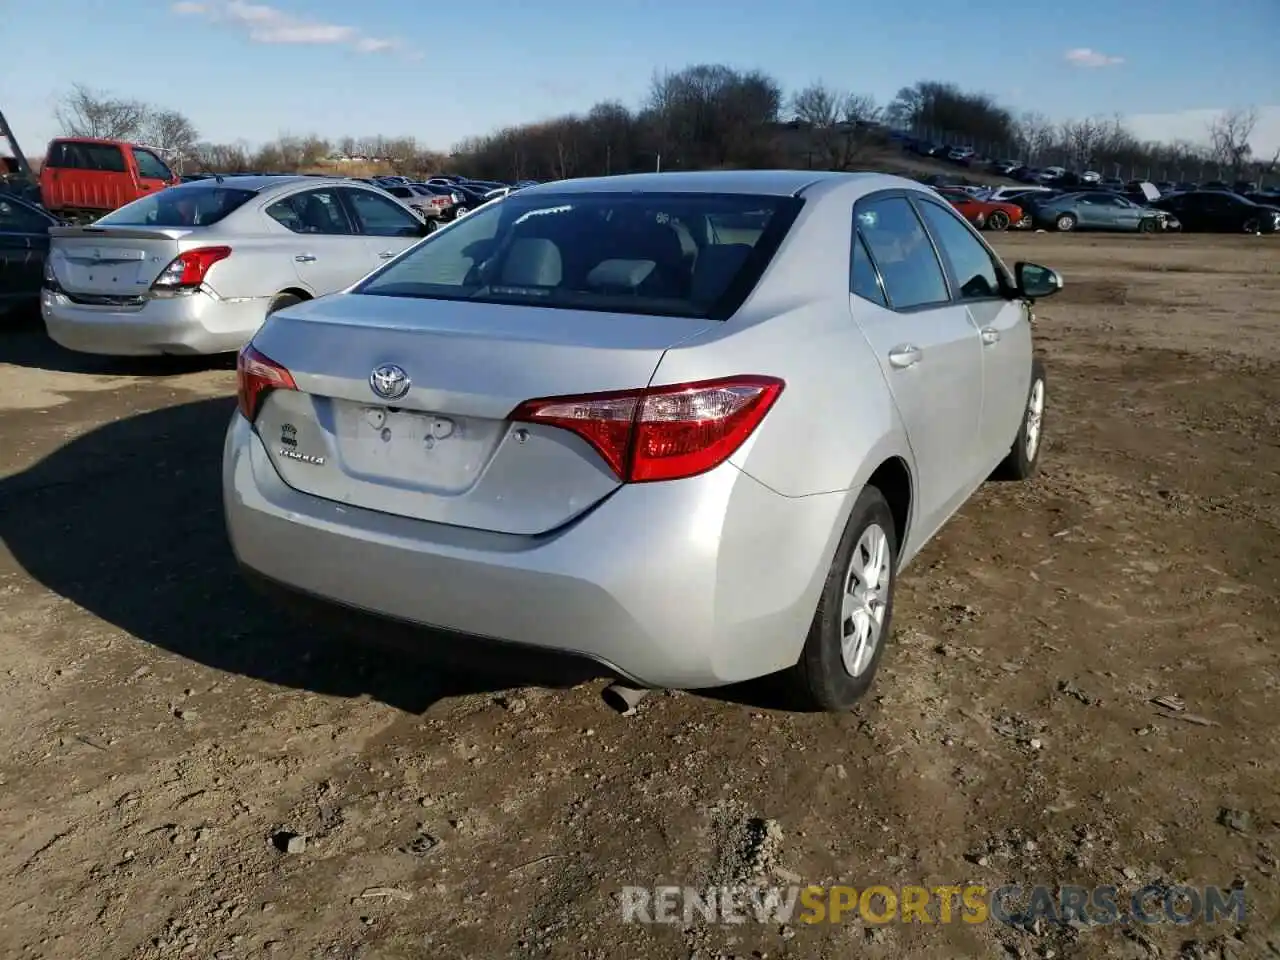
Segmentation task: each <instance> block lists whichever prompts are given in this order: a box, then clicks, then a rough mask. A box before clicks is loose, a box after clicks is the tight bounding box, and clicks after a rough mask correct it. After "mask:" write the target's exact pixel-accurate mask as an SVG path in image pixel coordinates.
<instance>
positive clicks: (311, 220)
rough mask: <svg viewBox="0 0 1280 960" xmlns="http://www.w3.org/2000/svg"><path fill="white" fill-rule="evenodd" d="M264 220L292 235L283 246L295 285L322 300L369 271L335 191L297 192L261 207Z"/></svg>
mask: <svg viewBox="0 0 1280 960" xmlns="http://www.w3.org/2000/svg"><path fill="white" fill-rule="evenodd" d="M265 212H266V214H267V216H269V217H271V218H272V219H273V220H275V221H276V222H277V223H279V224H280V225H281V226H283V227H285V228H286V229H288V230H289V231H290V232H291V233H293V234H295V235H296V236H295V238H294V239H295V242H293V243H291V244H286V246H287V247H288V250H289V253H290V255H291V257H292V259H293V265H294V270H295V271H296V273H297V276H298V282H299V283H301V284H302V286H303V287H304V288H305V289H306V290H308V291H309V292H310V293H312V294H313V295H314V296H317V297H323V296H325V295H326V294H330V293H335V292H336V291H338V290H342V289H343V288H344V287H348V286H350V285H351V284H353V283H355V282H356V281H357V280H359V279H360V278H361V277H363V276H364V275H365V274H366V273H368V272H369V271H370V269H372V267H371V265H370V259H369V252H368V247H367V246H366V241H365V238H364V237H363V236H361V235H360V233H359V232H358V230H357V229H356V225H355V223H354V222H353V221H352V219H351V216H350V215H349V214H348V212H347V208H346V207H345V206H344V205H343V203H342V201H341V199H340V198H339V196H338V188H336V187H319V188H316V189H313V190H300V191H298V192H297V193H292V194H290V195H288V196H287V197H284V198H283V199H280V200H277V201H275V202H274V203H272V204H270V205H269V206H268V207H267V208H266V211H265Z"/></svg>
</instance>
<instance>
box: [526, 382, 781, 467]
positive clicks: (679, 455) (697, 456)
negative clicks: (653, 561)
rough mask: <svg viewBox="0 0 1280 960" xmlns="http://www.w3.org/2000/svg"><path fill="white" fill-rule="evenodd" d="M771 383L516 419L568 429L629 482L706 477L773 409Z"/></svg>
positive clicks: (683, 387) (553, 405) (688, 388)
mask: <svg viewBox="0 0 1280 960" xmlns="http://www.w3.org/2000/svg"><path fill="white" fill-rule="evenodd" d="M783 386H784V384H783V382H782V381H781V380H778V379H776V378H774V377H754V376H741V377H726V378H724V379H723V380H703V381H700V382H698V383H678V384H671V385H669V386H660V387H648V388H646V389H643V390H626V391H619V392H616V393H592V394H588V395H586V396H580V397H548V398H546V399H542V400H529V401H526V402H525V403H522V404H520V406H519V407H517V408H516V409H515V410H514V411H513V412H512V414H511V416H510V418H509V419H511V420H514V421H522V422H525V423H545V424H549V425H551V426H555V427H562V428H563V429H565V430H572V431H573V432H574V433H576V434H578V436H580V437H582V438H583V439H584V440H586V441H587V442H588V443H589V444H591V445H592V446H593V447H595V449H596V450H597V451H598V452H599V453H600V456H601V457H603V458H604V461H605V462H606V463H607V464H608V465H609V467H610V468H611V469H612V470H613V472H614V473H616V474H617V475H618V477H619V478H620V479H621V480H623V481H624V482H627V483H644V482H646V481H652V480H677V479H680V478H682V477H693V476H697V475H698V474H700V473H706V472H707V471H708V470H711V469H713V468H715V467H718V466H719V465H720V464H722V463H724V461H725V460H727V459H729V457H731V456H733V453H734V451H735V450H737V449H738V448H739V447H740V446H742V444H743V442H744V441H745V440H746V439H747V437H749V436H751V433H752V431H754V430H755V428H756V427H757V426H759V425H760V421H761V420H763V419H764V415H765V414H766V413H768V412H769V408H770V407H772V406H773V403H774V401H775V400H777V399H778V394H780V393H781V392H782V388H783Z"/></svg>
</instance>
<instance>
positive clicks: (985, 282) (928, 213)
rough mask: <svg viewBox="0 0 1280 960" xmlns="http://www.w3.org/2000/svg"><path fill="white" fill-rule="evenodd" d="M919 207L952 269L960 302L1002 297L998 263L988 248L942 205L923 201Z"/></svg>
mask: <svg viewBox="0 0 1280 960" xmlns="http://www.w3.org/2000/svg"><path fill="white" fill-rule="evenodd" d="M919 205H920V213H921V215H922V216H923V217H924V220H925V223H927V224H928V225H929V232H930V233H932V234H933V239H934V240H935V241H936V242H937V244H938V247H939V248H940V249H941V250H942V255H943V256H944V257H945V258H946V260H947V262H948V264H949V265H950V267H951V275H952V278H953V279H954V280H955V283H956V291H957V292H958V293H959V294H960V299H962V300H982V299H985V298H990V297H999V296H1001V293H1000V279H999V277H998V276H997V274H996V265H995V261H993V260H992V259H991V255H990V254H989V253H987V248H986V247H984V246H983V245H982V244H981V243H979V242H978V241H977V240H976V239H975V238H974V236H973V234H971V233H970V232H969V229H968V227H966V226H965V225H964V224H963V223H961V222H960V221H959V220H958V219H956V217H955V216H954V215H953V214H952V213H950V212H949V211H947V210H944V209H943V208H942V207H941V206H940V205H939V204H936V203H934V202H933V201H931V200H921V201H920V202H919Z"/></svg>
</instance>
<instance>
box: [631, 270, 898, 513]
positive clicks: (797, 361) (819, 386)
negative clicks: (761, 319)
mask: <svg viewBox="0 0 1280 960" xmlns="http://www.w3.org/2000/svg"><path fill="white" fill-rule="evenodd" d="M848 303H849V295H848V293H844V294H843V298H842V299H841V300H840V301H829V302H823V303H820V304H813V305H809V306H805V307H800V308H797V309H796V310H795V311H792V312H790V313H788V314H786V315H784V316H780V317H776V318H774V319H772V320H770V321H767V322H765V323H762V324H756V325H752V326H749V327H746V328H744V329H741V330H737V331H732V332H729V331H726V332H728V333H729V335H727V336H724V337H719V338H716V339H714V340H710V341H708V340H705V339H702V338H700V339H698V340H695V341H693V342H691V343H687V344H683V345H680V346H677V347H674V348H672V349H671V350H668V351H667V353H666V355H665V356H664V357H663V358H662V362H661V363H660V364H659V365H658V369H657V371H656V373H655V375H654V382H655V383H681V382H686V381H691V380H703V379H710V378H713V377H724V376H732V375H735V374H764V375H768V376H775V377H780V378H782V379H783V380H784V381H785V382H786V387H785V388H784V389H783V391H782V394H781V395H780V396H779V397H778V399H777V401H776V402H775V403H774V406H773V408H772V409H771V410H770V411H769V413H768V414H767V415H766V416H765V419H764V421H763V422H762V423H761V424H760V426H759V427H758V428H757V430H756V432H755V433H754V434H752V436H751V437H750V438H749V439H748V440H747V442H746V443H745V444H743V446H742V447H741V448H740V449H739V450H738V451H737V452H736V453H735V454H734V456H733V457H732V458H731V461H730V462H732V463H733V464H734V465H735V466H737V467H739V468H740V469H742V470H743V471H745V472H746V473H748V474H750V475H751V476H752V477H754V478H755V479H756V480H759V481H760V482H761V483H763V484H764V485H765V486H767V487H770V488H771V489H773V490H774V491H775V492H777V493H780V494H782V495H783V496H787V497H803V496H810V495H813V494H819V493H830V492H834V491H841V490H849V489H854V488H860V487H861V485H862V484H863V483H865V481H866V478H867V477H868V476H869V475H870V473H871V472H872V471H873V470H874V469H875V467H876V466H878V465H879V464H880V463H881V462H882V461H883V460H884V459H886V458H887V457H889V456H894V455H899V456H903V457H904V458H908V447H907V445H906V438H905V434H904V433H903V431H902V427H901V422H900V420H899V418H898V415H897V411H896V409H895V407H894V405H893V401H892V399H891V397H890V395H889V391H888V388H887V386H886V384H885V382H884V375H883V373H882V372H881V370H880V366H879V364H878V363H877V362H876V359H875V356H874V355H873V354H872V353H871V350H870V347H869V346H868V344H867V342H866V340H865V339H864V338H863V336H862V332H861V331H860V330H859V328H858V327H857V325H856V324H855V322H854V320H853V317H852V316H850V314H849V305H848ZM728 323H729V324H732V323H733V321H732V320H730V321H728ZM908 462H910V459H908Z"/></svg>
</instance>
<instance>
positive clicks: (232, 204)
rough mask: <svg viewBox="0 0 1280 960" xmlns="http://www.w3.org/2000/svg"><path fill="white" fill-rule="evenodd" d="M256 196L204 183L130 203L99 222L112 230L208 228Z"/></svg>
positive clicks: (155, 194) (213, 183)
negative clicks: (116, 228) (114, 228)
mask: <svg viewBox="0 0 1280 960" xmlns="http://www.w3.org/2000/svg"><path fill="white" fill-rule="evenodd" d="M255 196H257V194H255V193H254V191H252V190H239V189H236V188H234V187H223V186H218V185H217V183H216V181H215V182H212V183H211V182H210V181H208V180H201V181H198V182H197V183H193V184H186V185H183V186H180V187H170V188H169V189H168V190H161V191H160V192H159V193H153V194H152V195H151V196H149V197H143V198H142V199H140V200H135V201H133V203H127V204H125V205H124V206H123V207H121V208H120V209H119V210H115V211H113V212H111V213H108V214H107V215H106V216H105V217H103V218H102V219H100V220H99V221H98V223H101V224H104V225H106V226H113V227H207V226H210V225H212V224H215V223H217V222H218V221H219V220H221V219H223V218H224V217H226V216H227V215H228V214H229V213H231V212H232V211H233V210H236V209H237V208H239V207H242V206H244V205H245V204H246V203H248V202H249V201H250V200H252V199H253V198H254V197H255Z"/></svg>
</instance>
